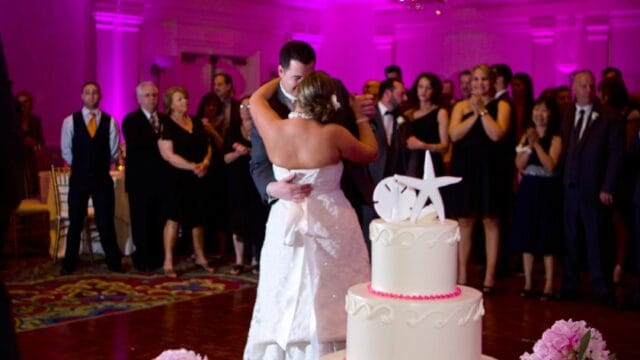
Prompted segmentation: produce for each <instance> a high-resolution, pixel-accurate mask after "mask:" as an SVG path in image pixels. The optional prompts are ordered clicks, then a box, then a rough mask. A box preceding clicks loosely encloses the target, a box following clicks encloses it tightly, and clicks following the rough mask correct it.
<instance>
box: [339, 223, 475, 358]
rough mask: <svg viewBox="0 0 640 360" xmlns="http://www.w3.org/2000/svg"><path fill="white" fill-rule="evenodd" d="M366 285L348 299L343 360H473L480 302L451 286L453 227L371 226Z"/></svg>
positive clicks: (454, 250) (453, 281)
mask: <svg viewBox="0 0 640 360" xmlns="http://www.w3.org/2000/svg"><path fill="white" fill-rule="evenodd" d="M370 237H371V242H372V245H371V255H372V257H371V262H372V280H371V284H368V283H365V284H358V285H355V286H352V287H351V288H350V289H349V292H348V294H347V297H346V311H347V349H346V359H347V360H365V359H366V360H390V359H393V360H413V359H438V360H479V359H481V358H482V315H483V314H484V307H483V303H482V294H481V293H480V292H479V291H477V290H475V289H472V288H469V287H465V286H460V287H458V286H456V263H457V251H458V246H457V245H458V239H459V233H458V224H457V223H456V222H455V221H452V220H446V221H444V222H442V223H441V222H439V221H437V220H435V219H421V220H419V221H418V222H417V223H416V224H414V223H410V222H408V221H404V222H400V223H388V222H385V221H383V220H374V221H373V222H372V223H371V226H370Z"/></svg>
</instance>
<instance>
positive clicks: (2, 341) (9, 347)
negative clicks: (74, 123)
mask: <svg viewBox="0 0 640 360" xmlns="http://www.w3.org/2000/svg"><path fill="white" fill-rule="evenodd" d="M15 110H16V106H15V102H14V99H13V96H12V95H11V80H10V79H9V73H8V71H7V64H6V62H5V57H4V49H3V46H2V41H0V167H1V168H2V171H0V270H3V268H4V266H5V265H4V262H3V260H2V252H3V249H4V243H5V241H6V239H7V236H8V233H9V219H10V218H11V215H12V214H13V212H14V211H15V209H16V208H17V207H18V204H19V203H20V199H21V197H22V196H21V186H20V184H21V180H22V179H21V173H22V167H21V166H20V165H21V163H22V161H21V159H20V158H18V159H16V158H15V154H17V153H18V152H19V151H20V145H21V144H20V133H19V130H18V129H19V124H18V119H17V116H16V113H15ZM0 358H2V359H6V360H18V359H20V352H19V350H18V341H17V338H16V331H15V323H14V320H13V312H12V310H11V297H10V296H9V292H8V291H7V289H6V287H5V285H4V283H3V282H2V279H0Z"/></svg>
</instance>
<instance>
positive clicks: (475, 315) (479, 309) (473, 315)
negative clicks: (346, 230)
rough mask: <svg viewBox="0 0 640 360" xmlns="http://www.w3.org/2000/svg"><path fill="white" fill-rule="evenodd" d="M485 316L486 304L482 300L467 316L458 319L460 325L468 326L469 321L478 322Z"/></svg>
mask: <svg viewBox="0 0 640 360" xmlns="http://www.w3.org/2000/svg"><path fill="white" fill-rule="evenodd" d="M482 315H484V303H483V301H482V300H480V302H479V303H478V304H477V305H474V306H472V307H470V308H469V311H467V315H466V316H463V317H461V318H460V319H458V325H466V324H467V323H468V322H469V321H477V320H479V319H480V318H482Z"/></svg>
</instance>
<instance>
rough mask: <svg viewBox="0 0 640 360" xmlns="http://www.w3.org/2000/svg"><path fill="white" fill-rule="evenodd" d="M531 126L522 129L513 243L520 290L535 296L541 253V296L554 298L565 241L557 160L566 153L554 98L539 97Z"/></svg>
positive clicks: (529, 295)
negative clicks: (517, 256) (535, 272)
mask: <svg viewBox="0 0 640 360" xmlns="http://www.w3.org/2000/svg"><path fill="white" fill-rule="evenodd" d="M531 118H532V120H533V124H534V125H533V126H532V127H528V128H527V129H526V131H525V134H523V135H522V137H521V139H520V142H519V144H518V148H517V155H516V160H515V162H516V167H517V168H518V171H520V173H521V175H522V181H521V183H520V188H519V189H518V194H517V198H516V211H515V216H514V219H513V227H512V229H511V244H512V248H513V249H514V250H515V251H516V252H518V253H522V264H523V268H524V288H523V290H522V292H521V293H520V295H521V296H525V297H532V296H534V295H535V294H536V293H535V292H534V290H533V278H532V274H533V261H534V256H542V257H543V261H544V270H545V271H544V273H545V283H544V290H543V292H542V296H541V299H542V300H551V299H552V298H553V276H554V261H555V258H554V256H555V255H556V254H557V253H558V250H559V249H560V248H561V244H562V211H561V209H562V203H561V194H562V183H561V180H560V176H559V175H558V174H559V172H558V163H559V160H560V155H561V153H562V138H561V137H560V131H559V125H560V114H559V112H558V110H557V107H556V105H555V101H554V100H553V99H552V98H549V97H541V98H539V99H538V100H537V101H535V103H534V104H533V110H532V115H531Z"/></svg>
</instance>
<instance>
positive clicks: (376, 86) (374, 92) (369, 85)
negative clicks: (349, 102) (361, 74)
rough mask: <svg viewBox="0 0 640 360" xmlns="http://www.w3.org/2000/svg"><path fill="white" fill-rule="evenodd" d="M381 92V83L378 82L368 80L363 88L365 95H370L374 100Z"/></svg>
mask: <svg viewBox="0 0 640 360" xmlns="http://www.w3.org/2000/svg"><path fill="white" fill-rule="evenodd" d="M379 91H380V81H378V80H367V81H366V82H365V83H364V86H363V88H362V93H363V94H370V95H371V96H373V97H374V98H377V97H378V92H379Z"/></svg>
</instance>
